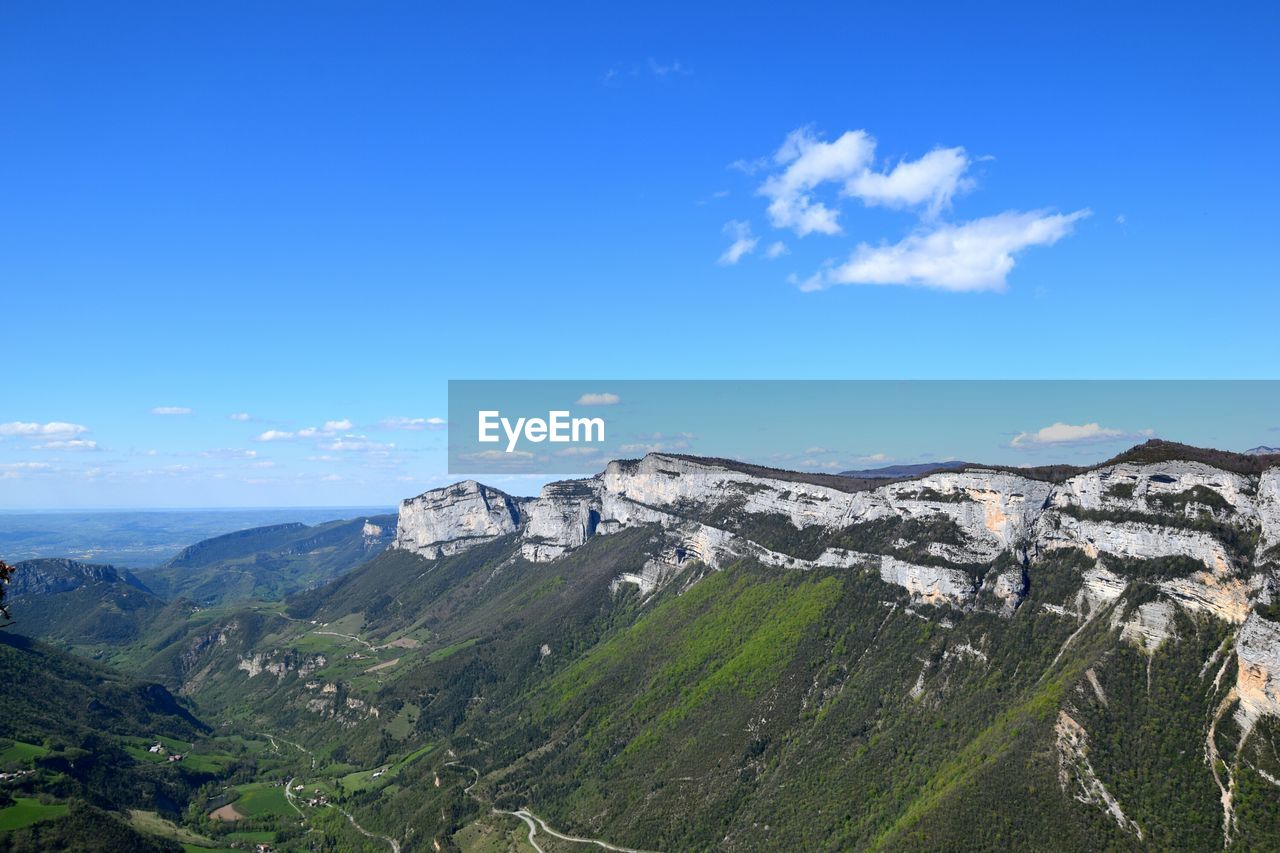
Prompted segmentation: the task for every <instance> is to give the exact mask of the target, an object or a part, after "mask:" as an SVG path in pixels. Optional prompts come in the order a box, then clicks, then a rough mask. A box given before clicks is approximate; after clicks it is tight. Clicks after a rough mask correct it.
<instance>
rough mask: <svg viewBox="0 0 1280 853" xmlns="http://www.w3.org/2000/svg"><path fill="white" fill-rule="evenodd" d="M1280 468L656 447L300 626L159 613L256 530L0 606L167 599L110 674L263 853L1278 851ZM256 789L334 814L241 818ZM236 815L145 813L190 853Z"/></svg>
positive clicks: (380, 562) (1155, 448) (376, 566)
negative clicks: (766, 455)
mask: <svg viewBox="0 0 1280 853" xmlns="http://www.w3.org/2000/svg"><path fill="white" fill-rule="evenodd" d="M1277 462H1280V460H1277V459H1276V458H1275V457H1270V456H1267V455H1261V454H1231V453H1224V452H1220V451H1213V450H1205V449H1201V448H1194V447H1187V446H1184V445H1178V444H1173V443H1170V442H1162V441H1152V442H1148V443H1146V444H1144V445H1140V446H1138V447H1136V448H1133V449H1132V450H1130V451H1127V452H1126V453H1123V454H1121V455H1120V456H1118V457H1116V458H1114V459H1111V460H1108V461H1107V462H1105V463H1102V464H1100V465H1096V466H1088V467H1072V466H1045V467H1040V468H1031V469H1013V468H1004V467H999V466H980V465H973V464H964V465H962V466H961V465H956V466H954V467H950V466H949V467H947V468H946V469H943V470H939V469H937V468H936V467H935V468H933V469H931V470H928V471H924V472H914V473H913V472H907V471H896V472H894V473H893V474H891V475H889V476H874V475H873V473H872V472H851V474H852V476H840V475H812V474H805V473H798V472H788V471H780V470H775V469H767V468H762V467H759V466H755V465H749V464H744V463H739V462H734V461H731V460H722V459H704V458H697V457H691V456H683V455H674V454H660V453H659V454H650V455H649V456H646V457H644V458H643V459H639V460H623V461H616V462H611V463H610V464H609V465H608V466H606V468H605V469H604V470H603V471H602V472H601V473H600V474H598V475H597V476H595V477H591V478H586V479H582V480H573V481H566V482H560V483H552V484H550V485H548V486H546V487H544V488H543V489H542V491H541V493H540V494H539V495H538V496H537V497H535V498H528V497H520V496H514V495H509V494H506V493H504V492H502V491H500V490H497V489H494V488H491V487H488V486H484V485H482V484H480V483H476V482H472V481H467V482H463V483H458V484H454V485H452V486H449V487H445V488H442V489H436V490H432V491H429V492H425V493H423V494H421V495H418V496H416V497H413V498H409V499H407V500H405V501H404V502H403V503H402V505H401V507H400V511H399V514H398V517H397V518H396V521H395V529H394V534H393V535H392V534H391V528H390V524H389V523H388V524H387V525H385V527H386V531H385V532H386V537H387V538H388V539H390V544H389V547H386V548H385V549H382V548H377V551H376V553H375V554H372V555H370V558H368V559H366V558H364V557H362V556H360V555H359V554H358V553H357V551H358V550H359V549H353V550H347V551H346V552H345V553H346V554H347V556H346V557H343V558H342V559H336V558H335V560H334V562H333V563H332V564H330V565H329V566H328V567H327V568H326V569H325V570H324V571H325V572H329V573H331V574H330V577H331V578H332V579H330V580H328V582H321V581H319V580H316V581H315V582H309V581H308V582H305V583H299V584H297V585H295V586H293V588H292V590H291V591H289V593H288V594H287V596H286V597H285V598H283V599H279V598H278V596H272V595H262V594H261V591H262V589H263V587H260V586H254V587H248V588H247V590H248V594H249V595H250V596H251V597H250V598H248V599H244V598H242V597H241V596H242V594H243V590H245V589H246V588H237V592H236V594H235V595H234V596H230V595H227V596H220V597H218V599H217V600H216V601H212V600H211V601H210V603H209V604H207V605H200V604H198V603H194V602H193V601H192V600H191V599H190V598H188V597H184V596H185V592H182V591H179V585H180V583H181V574H180V573H181V572H182V571H186V570H190V571H193V572H197V573H204V574H203V575H202V579H201V580H200V581H199V583H198V584H196V585H194V586H185V587H181V589H183V590H190V589H204V590H216V589H217V588H218V581H219V579H220V577H222V576H220V575H219V572H221V571H224V570H225V571H226V574H225V579H226V580H227V581H228V582H229V585H231V586H234V585H235V584H236V583H238V581H235V580H234V578H235V573H238V572H240V571H243V570H244V569H243V567H244V566H246V565H255V564H257V563H258V559H259V558H258V556H257V555H266V556H265V557H264V558H263V561H264V562H266V563H271V562H272V561H273V560H274V559H276V557H277V556H278V555H279V554H281V553H282V551H287V550H288V548H289V547H292V546H290V545H289V544H287V543H289V542H296V541H299V540H297V539H296V538H295V537H297V536H299V535H300V531H297V530H294V529H275V528H267V529H263V530H258V531H254V532H250V533H246V534H245V535H244V536H239V537H231V538H227V537H220V539H216V540H211V541H210V542H208V543H201V544H200V545H197V546H194V547H193V548H191V549H188V550H187V551H186V552H184V553H183V555H181V556H180V557H179V558H175V561H171V563H172V564H171V565H169V566H168V567H167V568H166V569H164V570H163V571H164V572H165V573H166V574H164V575H163V577H166V578H174V579H176V580H171V581H169V583H171V584H174V585H173V586H170V587H162V588H160V589H157V588H158V587H161V585H160V584H153V583H152V580H151V573H141V574H138V575H137V576H136V577H134V576H133V575H129V576H126V574H125V573H123V572H116V573H115V575H114V578H113V577H111V576H109V575H108V574H107V573H105V572H101V571H96V572H95V570H89V569H85V568H76V569H72V568H71V567H63V568H64V569H65V572H66V573H69V574H70V575H71V576H72V577H73V578H80V580H79V581H76V583H78V584H79V585H78V586H77V585H74V584H73V585H72V587H73V588H65V587H67V586H68V582H67V581H64V580H59V579H58V578H55V577H54V575H53V574H52V573H51V567H46V568H45V569H43V570H42V571H44V572H45V574H46V575H48V578H47V579H46V581H45V582H42V583H44V586H43V587H42V588H41V589H31V588H26V589H24V593H23V596H22V598H20V599H15V606H17V605H18V604H19V603H20V602H22V601H28V602H29V601H33V600H34V599H35V598H38V597H40V596H44V597H48V598H53V599H56V598H58V597H60V596H75V595H80V596H82V597H84V598H85V599H86V600H87V599H88V598H90V597H91V593H92V592H93V591H95V590H96V591H99V592H101V593H103V595H102V599H103V600H106V601H116V600H117V599H120V598H122V597H123V598H125V599H127V598H129V596H133V595H134V594H135V592H136V595H137V596H140V597H141V596H146V595H150V596H153V597H154V598H156V599H157V602H158V604H159V607H160V608H161V609H160V610H155V611H152V610H147V611H146V612H148V613H150V614H152V615H151V616H149V617H148V620H149V621H148V620H143V621H144V622H146V624H144V625H142V626H140V627H139V628H138V630H137V631H136V636H134V637H133V639H131V640H130V641H129V645H128V650H127V653H126V652H121V653H119V654H118V655H117V657H116V660H117V662H118V663H119V664H120V665H121V666H124V667H127V668H128V670H129V673H130V677H136V678H142V679H145V680H148V681H151V682H154V683H157V684H158V685H163V688H157V689H164V690H166V691H167V692H169V693H171V694H173V695H175V696H177V697H178V698H179V701H180V702H183V703H186V704H185V709H186V710H187V711H188V712H189V713H191V714H193V715H194V717H193V719H196V722H198V723H199V725H201V726H205V727H207V728H206V729H204V731H207V732H209V734H207V735H203V736H197V735H195V734H192V735H190V736H189V737H190V739H191V740H192V743H193V745H192V749H195V750H204V751H205V752H206V753H207V754H208V755H209V756H214V755H217V756H220V757H219V758H218V759H217V761H214V760H213V759H212V758H210V761H209V767H210V768H211V769H210V770H209V771H208V773H207V774H206V776H205V777H203V778H207V779H208V781H209V784H210V786H212V787H211V788H210V791H212V790H213V789H214V788H218V786H227V785H230V786H231V787H230V789H229V790H230V791H232V793H231V794H230V796H231V797H233V798H234V797H238V799H233V801H232V802H231V803H230V805H232V806H235V804H236V803H241V804H242V805H241V806H237V807H236V808H243V812H242V813H240V814H241V815H242V816H241V817H240V818H239V819H238V820H239V823H238V824H235V825H236V826H243V827H248V828H257V831H262V832H268V833H270V834H271V837H272V839H273V843H275V844H276V845H277V846H279V847H280V848H281V849H314V848H315V845H317V844H330V845H331V846H334V847H336V849H361V846H362V845H367V846H368V847H369V849H378V848H379V847H381V849H396V850H405V851H409V850H428V849H430V850H444V849H527V847H528V843H529V842H528V840H527V839H533V840H535V841H536V843H538V844H540V845H547V849H551V845H561V846H563V847H564V849H568V847H571V846H580V845H576V844H573V843H571V842H566V841H564V840H563V838H561V839H559V840H555V836H553V835H551V833H552V830H554V831H556V832H559V833H561V835H564V836H571V837H577V838H583V839H593V840H596V841H601V842H605V843H606V844H611V845H615V846H618V847H625V848H632V849H647V850H702V849H892V850H899V849H919V850H936V849H994V848H1002V849H1003V848H1008V847H1016V848H1020V849H1021V848H1026V849H1055V850H1094V849H1160V850H1169V849H1180V850H1202V849H1209V848H1220V847H1224V846H1227V847H1236V848H1240V849H1273V848H1274V847H1275V846H1276V839H1277V838H1280V599H1277V598H1276V596H1277V586H1276V585H1277V582H1278V581H1280V578H1278V577H1277V573H1278V572H1280V465H1278V464H1277ZM378 526H382V525H378ZM346 535H347V539H346V541H348V542H349V541H350V534H349V533H348V534H346ZM303 538H304V539H305V538H306V537H303ZM373 547H376V546H373ZM255 549H259V550H255ZM344 560H345V561H346V562H345V564H343V563H344ZM58 577H61V576H58ZM131 578H132V580H131ZM139 584H141V585H142V586H143V587H146V589H145V590H144V589H142V588H140V587H139ZM129 590H133V591H135V592H129ZM254 590H258V592H255V591H254ZM157 592H160V593H161V594H159V595H157V594H156V593H157ZM205 594H211V593H205ZM78 600H79V599H77V601H78ZM33 606H34V605H33ZM72 609H73V608H70V607H64V608H58V609H56V612H55V609H52V608H49V609H47V610H46V612H48V613H53V614H54V615H53V616H50V617H48V618H49V619H52V620H54V621H56V620H57V619H60V618H62V617H61V616H58V615H57V614H59V613H61V614H66V613H67V612H69V611H71V610H72ZM75 609H78V610H81V611H82V612H85V613H90V612H93V611H92V610H91V609H89V608H88V607H87V606H78V607H77V608H75ZM161 612H164V613H165V614H166V615H164V616H163V617H161V616H160V615H159V614H160V613H161ZM102 614H103V615H102V619H103V620H104V621H110V620H111V619H114V618H116V617H115V616H114V613H113V612H109V611H106V610H104V611H102ZM16 615H18V618H19V619H22V618H24V617H23V615H22V611H21V609H20V608H19V610H18V613H17V614H16ZM40 618H41V619H44V618H46V617H44V616H41V617H40ZM90 621H93V619H92V618H91V619H90ZM59 636H63V637H65V636H66V633H65V632H63V633H62V634H60V635H59ZM104 642H106V640H104ZM0 710H2V709H0ZM197 718H198V719H197ZM0 719H2V715H0ZM264 732H265V733H270V737H271V738H273V739H272V740H270V741H269V742H268V740H266V739H264V738H266V736H264V735H263V734H262V733H264ZM0 736H13V735H8V734H7V732H5V731H4V730H3V728H0ZM233 739H238V740H234V741H233ZM271 744H274V745H275V748H274V749H273V748H272V746H271ZM290 744H292V746H290ZM236 750H248V752H245V753H244V755H246V756H257V757H256V758H252V761H253V762H256V763H255V765H254V768H253V769H249V767H248V765H246V764H234V762H233V760H232V759H233V757H234V756H235V755H237V754H240V753H237V752H236ZM245 760H249V758H246V759H245ZM233 766H235V767H238V768H239V769H236V770H232V768H233ZM175 772H176V771H175ZM236 774H238V775H236ZM273 783H277V784H278V783H285V785H286V788H288V786H291V785H298V786H303V787H304V788H305V789H306V790H308V791H315V792H323V794H324V797H325V798H326V799H327V801H328V802H326V803H323V804H319V805H308V804H307V803H305V802H303V803H302V804H301V805H299V804H298V803H297V802H296V801H294V800H290V802H293V807H292V808H291V807H289V806H287V805H282V806H281V813H280V815H278V816H273V817H269V816H266V815H265V814H264V815H259V812H257V811H256V810H255V808H256V807H255V805H254V804H255V803H257V802H258V801H259V794H258V793H257V792H259V791H261V790H263V789H262V788H261V787H260V786H263V785H270V784H273ZM219 790H222V788H219ZM289 790H292V788H289ZM318 798H319V794H317V795H316V796H315V797H313V799H316V800H317V801H318ZM222 802H223V801H222V800H218V799H212V800H208V801H207V802H206V803H205V807H204V808H202V807H199V806H198V805H194V806H192V807H189V808H187V809H186V810H185V811H184V810H180V809H179V810H175V809H165V808H161V809H158V811H159V812H160V813H161V814H160V816H161V817H162V818H164V819H166V820H168V821H170V822H171V823H172V825H173V826H174V827H175V828H177V827H178V824H181V827H182V828H183V831H188V832H193V833H197V834H198V835H199V837H200V838H201V839H204V841H201V842H200V844H206V842H207V843H213V842H214V841H217V840H218V839H225V838H229V836H228V835H227V832H229V831H230V829H229V827H228V826H227V825H225V823H224V822H220V821H217V820H211V819H209V818H208V817H206V815H207V814H209V813H212V812H214V811H216V809H215V806H216V807H218V808H221V804H222ZM105 805H106V806H110V804H109V803H108V804H105ZM335 809H340V810H341V812H342V814H339V813H337V812H335ZM238 813H239V812H238ZM0 814H2V813H0ZM357 828H358V831H357ZM308 830H309V831H308ZM549 836H550V837H551V839H552V840H551V841H548V837H549ZM175 837H176V836H175ZM556 849H560V848H559V847H557V848H556Z"/></svg>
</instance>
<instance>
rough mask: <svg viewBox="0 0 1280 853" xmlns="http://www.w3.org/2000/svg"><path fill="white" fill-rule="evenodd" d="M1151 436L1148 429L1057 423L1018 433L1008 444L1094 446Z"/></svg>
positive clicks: (1023, 446) (1017, 445)
mask: <svg viewBox="0 0 1280 853" xmlns="http://www.w3.org/2000/svg"><path fill="white" fill-rule="evenodd" d="M1151 435H1153V432H1152V431H1151V430H1149V429H1148V430H1139V431H1138V432H1129V431H1125V430H1122V429H1114V428H1111V427H1104V426H1102V425H1101V424H1098V423H1088V424H1067V423H1062V422H1061V421H1059V422H1057V423H1054V424H1050V425H1049V426H1047V427H1042V428H1040V429H1038V430H1036V431H1035V432H1020V433H1018V434H1017V435H1016V436H1014V438H1013V440H1012V441H1010V442H1009V446H1010V447H1016V448H1024V449H1025V448H1031V447H1051V446H1061V445H1071V444H1096V443H1098V442H1103V441H1120V440H1134V439H1139V438H1149V437H1150V436H1151Z"/></svg>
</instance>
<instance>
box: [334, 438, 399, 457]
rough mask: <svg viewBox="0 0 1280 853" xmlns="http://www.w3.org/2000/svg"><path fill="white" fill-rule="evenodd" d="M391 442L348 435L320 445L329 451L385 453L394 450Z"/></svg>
mask: <svg viewBox="0 0 1280 853" xmlns="http://www.w3.org/2000/svg"><path fill="white" fill-rule="evenodd" d="M395 447H396V446H395V445H394V444H392V443H389V442H388V443H383V442H381V441H369V440H368V439H366V438H365V437H364V436H362V435H361V436H349V437H347V438H339V439H335V440H334V441H331V442H329V443H328V444H325V445H322V448H323V449H324V450H331V451H343V450H345V451H350V452H353V453H385V452H388V451H391V450H395Z"/></svg>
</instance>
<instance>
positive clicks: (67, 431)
mask: <svg viewBox="0 0 1280 853" xmlns="http://www.w3.org/2000/svg"><path fill="white" fill-rule="evenodd" d="M88 431H89V428H88V427H87V426H82V425H80V424H69V423H64V422H62V421H50V422H49V423H47V424H38V423H26V422H24V421H10V422H9V423H7V424H0V435H21V436H31V437H32V438H53V437H58V438H61V437H66V436H72V435H80V434H81V433H85V432H88Z"/></svg>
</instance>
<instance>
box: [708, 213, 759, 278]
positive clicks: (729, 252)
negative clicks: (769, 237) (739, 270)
mask: <svg viewBox="0 0 1280 853" xmlns="http://www.w3.org/2000/svg"><path fill="white" fill-rule="evenodd" d="M724 233H726V234H728V235H729V236H730V237H732V238H733V242H732V243H731V244H730V245H729V248H727V249H725V250H724V254H722V255H721V256H720V259H719V260H717V261H716V263H718V264H720V265H721V266H724V267H731V266H733V265H734V264H736V263H737V262H738V261H740V260H742V258H743V257H744V256H745V255H749V254H751V253H752V252H754V251H755V250H756V244H757V243H759V242H760V238H758V237H754V236H752V234H751V223H750V222H743V221H741V220H737V219H734V220H732V221H730V222H726V223H725V225H724Z"/></svg>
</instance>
